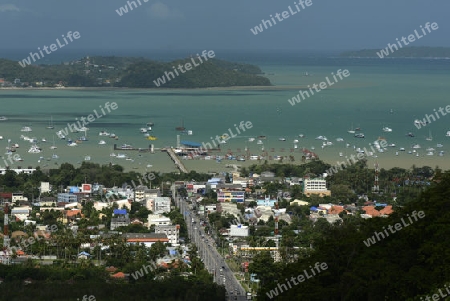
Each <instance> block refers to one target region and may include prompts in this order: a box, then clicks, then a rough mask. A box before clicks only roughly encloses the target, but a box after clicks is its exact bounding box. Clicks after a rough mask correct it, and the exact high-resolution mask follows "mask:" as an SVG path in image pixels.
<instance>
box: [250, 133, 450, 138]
mask: <svg viewBox="0 0 450 301" xmlns="http://www.w3.org/2000/svg"><path fill="white" fill-rule="evenodd" d="M449 132H450V131H449ZM266 138H267V137H266V136H258V139H266Z"/></svg>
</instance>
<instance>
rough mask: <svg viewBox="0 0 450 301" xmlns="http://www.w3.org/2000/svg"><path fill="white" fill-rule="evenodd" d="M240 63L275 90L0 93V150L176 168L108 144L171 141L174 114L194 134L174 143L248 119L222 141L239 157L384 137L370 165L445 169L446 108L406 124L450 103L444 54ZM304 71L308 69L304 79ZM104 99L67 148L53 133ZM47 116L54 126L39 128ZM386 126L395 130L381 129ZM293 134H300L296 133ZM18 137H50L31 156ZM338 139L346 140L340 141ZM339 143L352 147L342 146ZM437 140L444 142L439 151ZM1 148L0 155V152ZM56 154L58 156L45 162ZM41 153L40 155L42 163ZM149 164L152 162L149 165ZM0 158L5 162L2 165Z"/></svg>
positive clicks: (193, 164) (333, 155) (207, 165)
mask: <svg viewBox="0 0 450 301" xmlns="http://www.w3.org/2000/svg"><path fill="white" fill-rule="evenodd" d="M266 56H267V55H266ZM270 58H271V59H270ZM236 60H238V59H236ZM239 60H240V61H246V62H250V63H255V64H258V65H259V66H260V67H261V68H262V70H263V71H264V72H265V73H266V74H268V75H267V76H268V77H269V78H270V80H271V81H272V83H273V84H274V85H275V86H282V89H278V90H277V89H263V90H261V89H254V90H248V89H235V88H234V89H221V90H217V89H195V90H157V91H155V90H127V89H122V90H114V89H113V90H69V89H66V90H0V103H1V106H2V109H1V112H0V115H3V116H6V117H7V118H8V120H6V121H1V122H0V135H1V136H3V140H1V141H0V147H1V149H5V148H6V147H7V146H8V139H11V143H18V144H19V145H20V147H19V149H17V153H19V154H20V156H21V157H22V158H23V159H24V161H23V162H17V163H16V164H15V165H18V166H19V165H20V166H22V167H26V166H33V167H34V166H37V165H40V166H45V165H47V166H45V167H51V166H55V163H59V164H60V163H62V162H66V161H67V162H71V163H73V164H75V166H76V165H77V164H79V162H81V161H82V160H83V159H84V157H85V156H86V155H90V156H91V161H93V162H99V163H109V162H113V163H118V164H121V165H123V166H125V167H126V168H127V169H131V168H134V169H136V170H139V171H144V170H148V171H150V170H152V171H163V172H166V171H175V166H174V165H173V163H172V162H171V161H170V159H169V158H168V157H167V155H166V154H164V153H159V152H157V153H156V154H148V153H146V154H142V156H138V153H137V152H130V151H128V152H125V151H123V152H122V153H127V154H128V155H129V156H130V157H131V158H133V159H134V162H132V161H126V160H124V159H117V158H112V157H110V153H112V152H113V150H112V144H113V143H117V144H119V145H121V144H123V143H126V144H131V145H133V146H135V147H143V148H144V147H148V145H149V144H151V143H153V144H154V145H155V147H166V146H175V145H176V135H177V134H178V132H177V131H176V130H175V127H177V126H179V125H180V123H181V120H183V121H184V126H185V127H186V129H188V130H192V131H193V135H192V136H187V135H182V136H181V140H190V141H194V142H198V143H203V142H205V143H206V142H210V141H211V139H210V137H215V136H216V135H219V136H220V135H222V134H223V133H226V132H227V131H228V129H232V130H233V132H235V130H234V128H235V127H234V124H239V122H241V121H250V122H251V123H252V125H253V127H252V128H251V129H248V130H246V131H245V132H244V133H243V134H242V135H240V136H239V137H236V138H233V139H230V140H228V143H227V144H222V145H221V146H222V150H223V151H222V152H221V154H222V155H223V154H225V153H226V152H227V151H228V150H231V151H232V152H233V154H237V153H242V154H243V153H244V149H245V147H248V149H249V153H250V154H253V155H260V154H261V153H262V150H261V147H264V149H265V151H267V153H268V154H267V156H275V155H279V156H289V155H294V156H295V158H296V162H299V161H300V158H301V155H302V153H301V149H302V148H303V147H306V148H308V149H311V147H315V150H314V152H316V154H317V155H319V157H320V158H321V159H323V160H325V161H327V162H329V163H331V164H336V161H337V160H339V161H343V160H344V159H345V157H341V158H340V157H339V155H338V154H339V152H342V153H343V155H344V156H348V155H351V154H354V153H355V151H354V147H353V146H355V147H360V148H364V147H366V148H367V149H369V143H372V142H373V141H374V140H376V139H377V138H378V137H380V136H382V137H384V138H386V140H387V141H388V143H394V144H396V147H395V148H388V150H387V151H386V152H384V153H377V156H378V157H377V158H369V159H370V163H371V164H373V163H374V162H375V160H377V161H378V163H379V165H380V167H382V168H390V167H393V166H399V167H405V168H408V167H411V166H412V165H413V164H415V165H417V166H421V165H428V166H432V167H435V166H436V165H438V166H440V167H443V168H445V169H448V168H450V160H449V159H448V156H450V137H445V134H446V132H447V131H450V114H448V115H447V116H442V115H441V114H440V119H438V120H436V121H434V122H431V123H430V124H429V125H427V126H426V127H424V128H422V129H417V128H416V127H415V126H414V124H413V122H414V120H415V119H416V118H418V119H423V118H424V117H425V114H433V109H436V110H437V109H439V107H445V106H447V105H450V100H449V98H448V95H450V87H449V85H448V82H449V79H450V73H449V69H450V60H426V59H395V60H394V59H389V60H386V59H385V60H379V59H346V58H326V57H314V58H312V57H309V58H307V57H302V58H297V57H296V56H295V55H292V54H291V55H285V56H275V55H273V54H272V55H271V56H270V57H269V58H268V57H264V56H261V57H240V58H239ZM338 69H348V70H349V72H350V76H349V77H348V78H344V79H343V80H339V81H338V82H337V83H336V84H335V85H333V86H332V87H330V88H329V89H326V90H323V91H321V92H319V93H316V94H315V95H313V96H311V97H309V98H307V99H305V100H303V101H302V102H301V103H298V104H296V105H295V106H291V105H290V104H289V103H288V99H290V98H292V97H294V96H295V95H296V94H297V93H298V87H300V86H305V85H308V84H313V83H316V84H319V83H320V82H322V81H325V77H326V76H328V77H329V78H330V79H332V75H331V72H334V73H336V71H337V70H338ZM304 72H308V73H309V74H310V76H303V74H304ZM149 80H152V79H149ZM108 101H109V102H116V103H117V104H118V108H117V110H114V111H112V112H111V113H109V114H106V115H105V116H103V117H101V118H99V119H96V120H95V121H94V122H92V123H90V124H89V125H87V127H88V128H89V129H90V130H89V131H88V132H87V134H88V139H89V141H87V142H83V143H81V144H79V145H78V146H77V147H69V146H67V145H66V142H65V141H64V140H60V139H59V138H58V137H57V136H56V131H58V130H60V129H63V128H64V127H66V126H67V123H68V122H69V123H73V122H75V121H76V120H75V118H80V117H82V116H85V117H86V116H88V115H89V114H92V113H93V110H94V109H97V112H99V113H100V111H99V110H98V109H99V106H102V107H104V104H105V103H106V102H108ZM391 112H392V113H391ZM51 117H52V118H53V122H54V126H55V128H54V130H50V129H46V126H47V125H48V124H49V121H50V118H51ZM149 121H152V122H154V123H155V126H154V128H153V132H152V134H153V135H155V136H157V137H158V140H156V141H148V140H145V139H144V137H143V135H142V134H141V133H140V132H139V129H140V128H141V127H143V126H145V123H146V122H149ZM352 125H353V127H360V128H361V132H363V133H364V134H365V139H358V138H354V137H353V135H352V134H349V133H347V131H348V130H349V129H350V128H351V126H352ZM23 126H30V127H32V129H33V132H31V133H24V132H20V129H21V128H22V127H23ZM385 126H387V127H390V128H392V129H393V131H392V132H391V133H385V132H383V131H382V128H383V127H385ZM101 130H106V131H108V132H114V133H115V134H116V135H117V136H119V139H118V140H117V141H116V140H113V139H110V138H108V137H100V136H98V132H99V131H101ZM429 131H431V134H432V136H433V140H432V141H427V140H425V138H426V137H427V136H428V135H429ZM408 132H413V133H414V134H415V137H414V138H411V137H407V136H406V134H407V133H408ZM300 133H302V134H304V135H305V138H299V137H298V135H299V134H300ZM21 135H26V136H28V137H36V138H37V139H38V140H41V138H43V137H45V138H46V140H47V141H48V142H47V143H39V145H40V146H41V147H42V148H43V152H42V153H39V154H29V153H28V152H27V151H28V149H29V147H30V143H29V142H28V141H24V140H22V139H20V136H21ZM81 135H83V134H82V133H78V134H74V133H72V134H70V135H69V137H70V138H72V139H73V140H75V139H76V138H77V137H79V136H81ZM259 135H265V136H267V139H266V140H263V143H264V144H263V145H257V144H256V140H255V141H254V142H248V138H249V137H256V136H259ZM319 135H323V136H326V137H327V138H328V141H331V142H333V145H331V146H327V147H325V148H323V149H322V148H321V145H322V141H320V140H315V139H314V138H315V137H317V136H319ZM53 136H54V137H55V144H56V146H57V147H58V149H56V150H50V149H49V147H50V146H51V144H52V137H53ZM280 137H284V138H286V141H279V138H280ZM338 137H341V138H343V139H344V140H345V141H344V142H337V141H336V138H338ZM100 139H103V140H105V141H106V142H107V145H104V146H101V145H98V141H99V140H100ZM294 139H298V140H299V142H298V143H297V146H298V148H297V149H294V148H293V146H294V143H293V140H294ZM346 143H349V144H350V147H348V148H346V147H345V145H346ZM416 143H417V144H420V145H421V147H422V148H421V149H418V150H417V151H418V153H419V156H418V157H416V155H415V154H407V151H408V150H410V149H411V146H412V145H413V144H416ZM437 143H441V144H443V145H444V146H443V147H442V148H437V147H436V144H437ZM400 147H404V148H405V149H406V152H399V155H398V156H396V155H395V152H396V151H397V150H398V148H400ZM428 147H433V148H435V149H436V151H434V156H427V155H426V153H427V151H426V150H425V149H426V148H428ZM238 149H240V152H239V151H238ZM272 149H273V151H272ZM440 150H443V151H445V153H444V155H443V156H438V153H439V151H440ZM291 151H293V152H291ZM115 152H116V153H118V152H120V151H115ZM3 153H4V152H3V151H2V152H1V153H0V155H2V156H3V158H5V157H6V155H4V154H3ZM53 153H55V154H58V155H59V157H60V158H59V159H57V160H50V161H47V160H46V159H47V158H50V157H51V156H52V154H53ZM213 154H217V153H213ZM41 156H42V157H44V159H41V162H40V163H39V162H38V160H39V157H41ZM287 161H288V160H285V162H287ZM184 162H185V163H186V166H187V167H188V169H195V170H198V171H221V170H226V167H225V165H226V164H230V163H233V164H238V165H248V164H251V163H257V161H249V160H247V161H246V162H236V161H232V162H230V161H228V160H223V161H222V162H221V163H216V161H215V160H211V161H207V160H186V161H184ZM148 164H150V165H152V167H146V166H147V165H148ZM0 165H1V166H2V167H3V166H4V163H3V164H1V163H0ZM12 167H14V165H12Z"/></svg>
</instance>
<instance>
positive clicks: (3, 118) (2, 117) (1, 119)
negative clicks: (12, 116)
mask: <svg viewBox="0 0 450 301" xmlns="http://www.w3.org/2000/svg"><path fill="white" fill-rule="evenodd" d="M6 120H8V118H6V117H5V116H0V121H6Z"/></svg>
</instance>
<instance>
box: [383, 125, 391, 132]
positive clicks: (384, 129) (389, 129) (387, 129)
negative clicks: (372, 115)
mask: <svg viewBox="0 0 450 301" xmlns="http://www.w3.org/2000/svg"><path fill="white" fill-rule="evenodd" d="M383 132H386V133H389V132H392V129H391V128H389V127H387V126H385V127H384V128H383Z"/></svg>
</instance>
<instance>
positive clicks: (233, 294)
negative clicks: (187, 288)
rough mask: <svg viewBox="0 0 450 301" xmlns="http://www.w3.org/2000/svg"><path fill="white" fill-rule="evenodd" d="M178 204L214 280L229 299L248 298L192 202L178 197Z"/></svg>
mask: <svg viewBox="0 0 450 301" xmlns="http://www.w3.org/2000/svg"><path fill="white" fill-rule="evenodd" d="M176 204H177V206H178V207H179V208H180V213H181V214H183V216H184V220H185V221H186V225H187V228H188V232H189V238H190V239H191V242H193V243H195V245H196V246H197V248H198V252H199V256H200V258H201V259H202V260H203V263H204V264H205V267H206V269H207V270H208V271H209V272H210V273H211V274H212V275H213V277H214V282H216V283H218V284H220V285H224V286H225V289H226V291H227V294H228V296H229V300H238V301H244V300H247V297H246V291H245V290H244V288H243V287H242V286H241V284H240V283H239V281H238V280H237V279H236V277H235V276H234V274H233V272H232V271H231V270H230V268H229V267H228V265H227V263H226V262H225V260H224V258H223V257H222V256H221V255H220V254H219V253H218V252H217V250H216V248H215V247H214V240H213V239H212V238H211V237H210V236H209V235H207V234H205V232H204V230H203V229H202V227H201V226H200V220H199V218H198V216H197V215H196V214H194V212H192V210H190V209H189V208H190V207H189V206H190V203H189V202H188V201H186V200H184V199H181V198H177V199H176Z"/></svg>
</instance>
